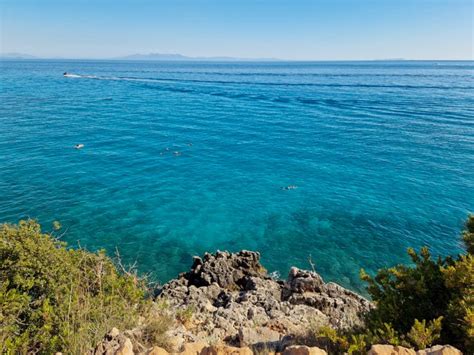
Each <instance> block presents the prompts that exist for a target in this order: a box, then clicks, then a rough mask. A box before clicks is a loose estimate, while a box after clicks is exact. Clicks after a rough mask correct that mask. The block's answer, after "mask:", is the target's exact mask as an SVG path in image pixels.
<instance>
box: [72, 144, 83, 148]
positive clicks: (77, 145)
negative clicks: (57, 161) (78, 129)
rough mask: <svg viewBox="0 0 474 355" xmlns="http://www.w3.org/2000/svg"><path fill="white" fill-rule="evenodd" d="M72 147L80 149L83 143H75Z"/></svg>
mask: <svg viewBox="0 0 474 355" xmlns="http://www.w3.org/2000/svg"><path fill="white" fill-rule="evenodd" d="M74 148H75V149H82V148H84V144H76V145H75V146H74Z"/></svg>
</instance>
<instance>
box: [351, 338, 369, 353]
mask: <svg viewBox="0 0 474 355" xmlns="http://www.w3.org/2000/svg"><path fill="white" fill-rule="evenodd" d="M366 338H367V336H366V335H365V334H355V335H351V341H350V345H349V349H348V351H347V352H348V353H349V355H352V354H353V355H364V354H365V353H366V347H367V341H366Z"/></svg>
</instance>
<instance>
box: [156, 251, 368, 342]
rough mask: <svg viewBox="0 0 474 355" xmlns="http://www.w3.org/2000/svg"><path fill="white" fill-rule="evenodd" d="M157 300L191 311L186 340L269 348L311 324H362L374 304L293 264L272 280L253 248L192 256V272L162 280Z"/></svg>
mask: <svg viewBox="0 0 474 355" xmlns="http://www.w3.org/2000/svg"><path fill="white" fill-rule="evenodd" d="M158 298H159V299H165V300H167V302H169V304H170V305H171V306H172V307H173V308H175V309H177V310H179V309H193V316H192V318H193V322H192V323H193V326H192V327H187V329H186V332H183V334H182V336H183V337H184V338H185V341H198V340H204V341H225V342H227V343H229V344H234V345H239V346H255V345H258V344H262V345H264V346H267V347H268V346H269V345H270V347H272V348H274V347H276V348H278V347H281V346H282V344H284V343H285V340H287V339H288V338H291V336H292V335H298V334H301V333H302V332H303V331H304V330H306V329H308V328H309V327H312V328H313V329H315V328H316V327H317V326H321V325H330V326H332V327H335V328H338V329H343V328H349V327H353V326H358V325H361V324H362V322H363V320H362V315H363V314H364V313H366V312H367V311H368V310H369V309H370V307H372V306H371V304H370V302H369V301H368V300H366V299H365V298H363V297H361V296H359V295H357V294H355V293H354V292H352V291H349V290H346V289H344V288H343V287H341V286H339V285H336V284H334V283H324V281H323V279H322V278H321V276H319V275H318V274H316V273H314V272H309V271H304V270H300V269H297V268H292V269H291V270H290V273H289V276H288V279H287V281H282V280H275V279H273V278H271V277H270V276H269V275H268V274H267V272H266V270H265V269H264V268H263V267H262V265H261V264H260V254H259V253H256V252H251V251H241V252H239V253H235V254H233V253H228V252H217V253H215V254H208V253H206V254H205V255H204V258H202V259H201V258H199V257H195V258H194V262H193V265H192V267H191V270H190V271H189V272H187V273H183V274H181V275H180V276H179V277H178V278H177V279H174V280H172V281H170V282H169V283H167V284H165V285H164V286H163V288H162V290H161V293H160V294H159V296H158ZM275 344H279V345H278V346H276V345H275Z"/></svg>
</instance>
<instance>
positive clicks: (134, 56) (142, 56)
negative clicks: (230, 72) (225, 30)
mask: <svg viewBox="0 0 474 355" xmlns="http://www.w3.org/2000/svg"><path fill="white" fill-rule="evenodd" d="M112 59H118V60H198V61H256V60H257V61H274V60H278V59H275V58H235V57H187V56H185V55H182V54H163V53H149V54H131V55H127V56H124V57H117V58H112Z"/></svg>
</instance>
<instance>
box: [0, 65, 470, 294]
mask: <svg viewBox="0 0 474 355" xmlns="http://www.w3.org/2000/svg"><path fill="white" fill-rule="evenodd" d="M473 69H474V64H473V62H440V63H435V62H409V61H403V62H340V63H337V62H326V63H325V62H315V63H309V62H308V63H297V62H291V63H284V62H272V63H202V62H201V63H192V62H183V63H179V62H121V61H110V62H107V61H59V60H58V61H2V62H1V69H0V70H1V77H2V80H1V84H0V85H1V87H0V88H1V90H0V100H1V102H2V105H0V132H1V133H0V161H1V164H2V168H1V169H0V196H2V201H1V204H0V221H2V222H17V221H18V220H19V219H21V218H25V217H33V218H37V219H38V220H39V222H40V223H41V224H42V225H43V226H45V227H46V226H47V225H48V224H50V223H52V222H53V221H54V220H58V221H60V222H61V224H62V226H63V230H64V231H65V234H64V236H63V238H64V239H65V240H66V241H67V242H69V244H70V245H75V244H77V242H78V241H79V242H80V244H81V245H82V246H85V247H87V248H88V249H98V248H105V249H106V250H107V251H108V252H109V253H110V254H112V253H113V252H114V250H115V248H116V247H117V248H118V249H119V251H120V254H121V255H122V257H123V258H124V260H125V261H126V262H130V263H133V262H134V261H135V260H136V261H137V262H138V265H139V266H140V271H143V272H151V273H152V275H153V276H154V277H155V278H156V279H159V280H161V281H163V282H164V281H166V280H169V279H170V278H172V277H175V276H176V275H177V274H178V273H179V272H182V271H184V270H187V269H188V268H189V260H190V259H189V256H190V255H194V254H203V253H204V252H205V251H214V250H217V249H220V250H231V251H237V250H241V249H251V250H259V251H261V252H262V263H263V264H264V265H265V266H266V267H267V268H268V269H269V271H278V272H281V273H286V272H287V270H288V268H289V267H290V266H292V265H296V266H300V267H303V268H308V267H309V261H308V258H311V260H312V262H314V263H315V265H316V269H317V270H318V272H319V273H321V274H322V276H323V277H324V278H325V279H326V280H328V281H329V280H334V281H338V282H340V283H341V284H342V285H344V286H348V287H350V288H352V289H355V290H359V291H360V290H361V288H362V286H361V282H360V280H359V277H358V270H359V269H360V268H361V267H363V268H365V269H366V270H367V271H368V272H374V271H375V270H377V269H378V268H380V267H382V266H388V265H393V264H395V263H398V262H408V261H409V260H408V258H407V256H406V254H405V249H406V248H407V247H408V246H413V247H415V248H418V247H420V246H421V245H428V246H429V247H430V249H431V250H432V252H433V253H434V254H444V255H446V254H456V253H458V252H459V251H460V250H461V246H460V243H459V240H458V233H459V230H460V229H461V228H462V223H463V220H464V218H465V217H466V214H467V213H468V212H469V211H472V209H473V205H472V201H474V189H473V188H472V186H473V184H474V119H473V117H474V109H473V108H474V76H473V75H472V74H473ZM65 71H67V72H68V73H73V74H75V75H77V77H66V78H65V77H63V75H62V73H63V72H65ZM190 143H191V144H190ZM76 144H84V147H83V148H82V149H80V150H76V149H74V148H73V147H74V146H75V145H76ZM291 185H295V186H297V187H298V189H291V190H284V189H283V190H282V189H281V187H282V186H291ZM282 276H286V275H282Z"/></svg>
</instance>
